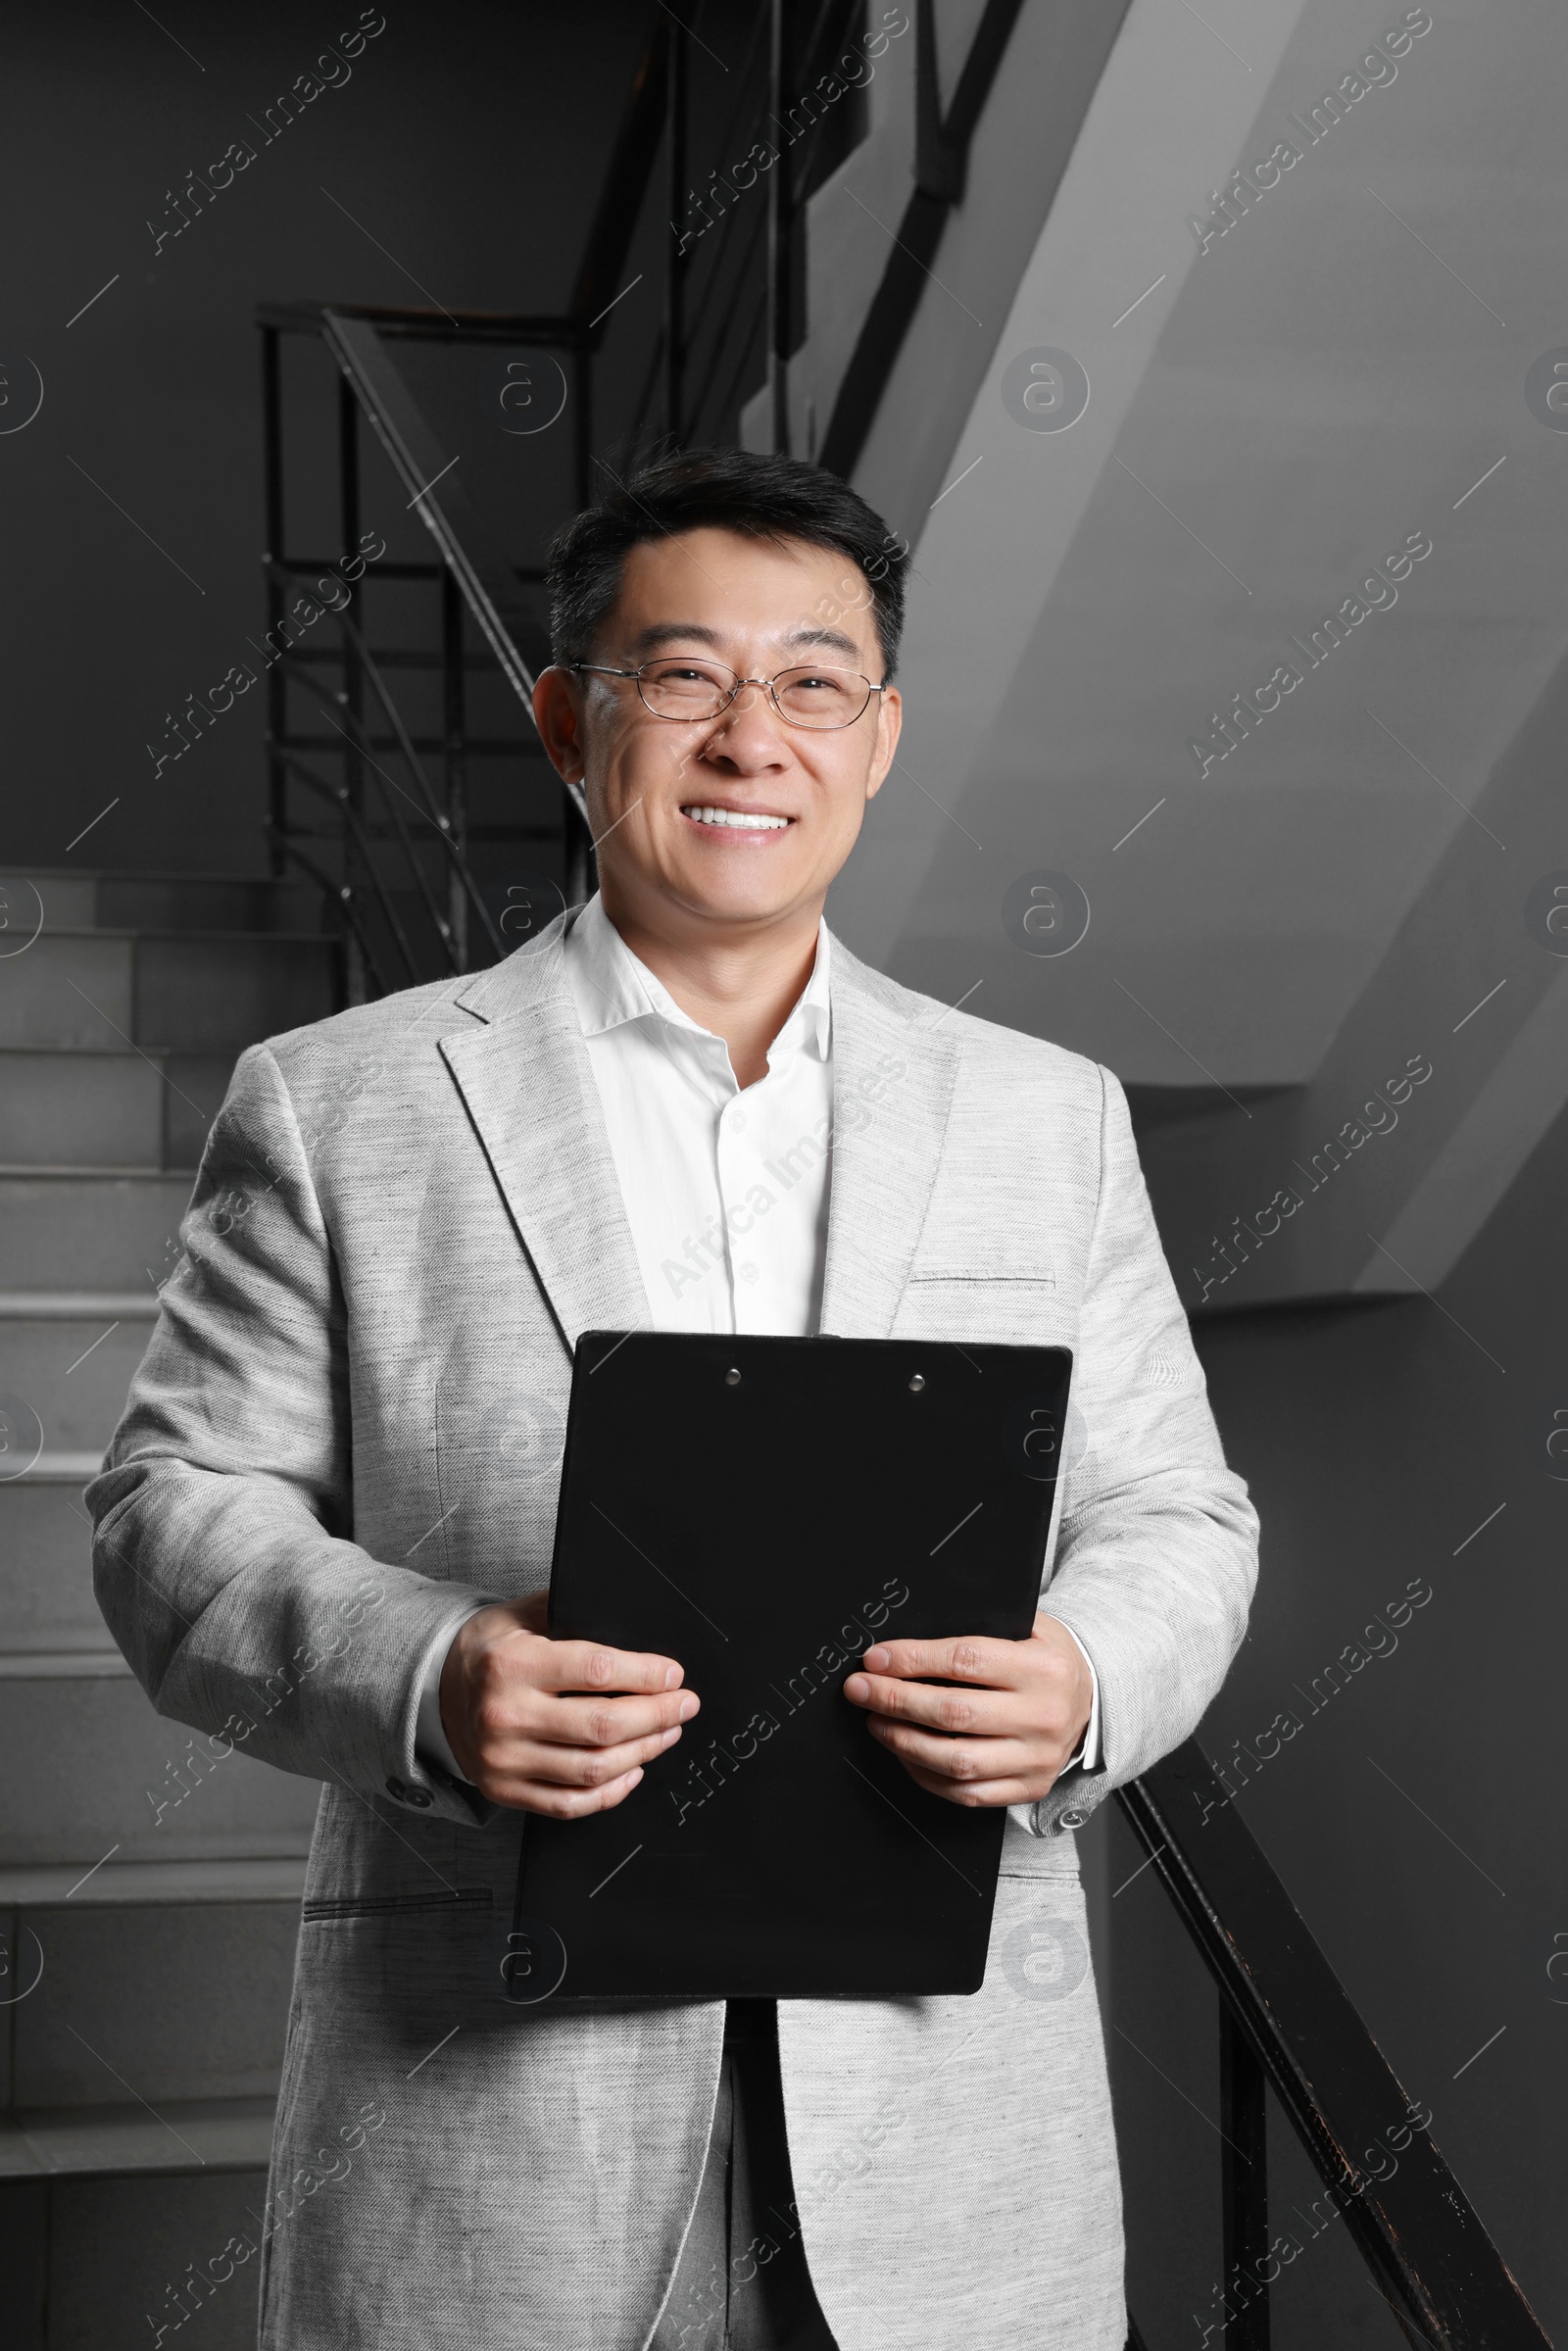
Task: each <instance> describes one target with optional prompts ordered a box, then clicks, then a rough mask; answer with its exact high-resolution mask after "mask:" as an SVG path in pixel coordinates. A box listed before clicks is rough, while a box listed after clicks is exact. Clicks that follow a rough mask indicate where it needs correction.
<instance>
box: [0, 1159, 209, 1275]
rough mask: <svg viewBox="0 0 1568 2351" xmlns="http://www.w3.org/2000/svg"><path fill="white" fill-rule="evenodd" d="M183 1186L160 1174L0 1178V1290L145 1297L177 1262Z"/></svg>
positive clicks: (180, 1179)
mask: <svg viewBox="0 0 1568 2351" xmlns="http://www.w3.org/2000/svg"><path fill="white" fill-rule="evenodd" d="M190 1186H191V1179H190V1176H189V1175H188V1174H186V1173H181V1174H177V1175H168V1174H165V1173H163V1172H162V1170H160V1169H134V1170H117V1171H114V1172H105V1171H102V1170H98V1171H87V1170H76V1169H73V1168H70V1167H64V1168H62V1167H55V1168H51V1169H49V1170H48V1171H47V1172H46V1171H44V1170H41V1169H35V1170H32V1171H29V1172H28V1173H26V1174H17V1173H14V1172H13V1173H10V1174H6V1173H0V1288H4V1289H7V1290H23V1289H37V1290H42V1289H45V1288H47V1287H48V1286H50V1285H52V1284H53V1285H58V1286H59V1287H60V1288H62V1289H70V1290H84V1289H93V1290H105V1291H122V1292H123V1291H130V1290H141V1289H145V1290H146V1292H147V1293H148V1295H149V1296H151V1295H152V1294H153V1292H154V1291H155V1290H156V1288H157V1286H158V1284H159V1283H160V1282H162V1281H164V1280H165V1279H166V1278H167V1277H168V1275H169V1274H170V1273H171V1272H172V1269H173V1266H174V1263H175V1260H176V1259H177V1257H178V1254H179V1242H178V1233H179V1221H180V1218H181V1217H182V1216H183V1215H184V1213H185V1209H186V1207H187V1205H188V1204H189V1201H190Z"/></svg>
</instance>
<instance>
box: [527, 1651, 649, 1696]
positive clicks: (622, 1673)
mask: <svg viewBox="0 0 1568 2351" xmlns="http://www.w3.org/2000/svg"><path fill="white" fill-rule="evenodd" d="M546 1652H548V1653H546ZM528 1662H529V1679H530V1681H531V1682H532V1683H533V1684H534V1687H535V1688H536V1689H539V1690H631V1691H636V1690H650V1691H654V1690H678V1689H679V1687H680V1684H681V1682H682V1680H683V1679H684V1675H685V1668H684V1667H683V1666H681V1665H680V1664H678V1663H677V1662H676V1660H675V1659H674V1658H673V1657H661V1656H658V1655H656V1654H654V1653H653V1652H652V1651H649V1650H646V1649H612V1648H607V1647H605V1646H604V1645H603V1644H602V1643H601V1642H598V1641H549V1642H547V1643H545V1644H544V1650H543V1651H541V1653H540V1655H539V1656H537V1657H534V1658H530V1659H529V1661H528Z"/></svg>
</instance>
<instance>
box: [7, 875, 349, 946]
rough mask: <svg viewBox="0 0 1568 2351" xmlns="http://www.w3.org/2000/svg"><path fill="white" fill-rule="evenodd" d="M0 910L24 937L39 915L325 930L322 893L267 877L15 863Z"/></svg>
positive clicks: (95, 922) (78, 923) (119, 922)
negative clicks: (102, 870)
mask: <svg viewBox="0 0 1568 2351" xmlns="http://www.w3.org/2000/svg"><path fill="white" fill-rule="evenodd" d="M0 911H4V912H5V913H6V914H7V915H8V917H9V921H8V927H9V928H10V929H11V930H12V931H13V932H20V933H21V935H22V936H23V937H25V936H26V934H27V931H28V930H29V929H30V928H31V927H32V926H33V925H34V924H36V923H38V922H39V920H40V918H41V920H42V923H43V925H44V926H45V927H46V928H47V929H49V930H52V931H53V930H62V929H64V930H85V929H94V928H99V927H102V928H104V929H106V930H132V931H135V930H144V931H173V930H200V931H270V932H277V931H297V932H304V933H307V934H316V933H318V932H319V930H320V922H321V893H320V892H319V890H317V889H314V888H313V887H312V886H311V885H310V884H309V883H302V882H279V881H272V880H270V879H269V878H268V877H267V876H266V875H265V874H232V873H81V872H75V871H73V872H69V873H68V872H62V871H60V870H58V869H54V868H50V867H44V866H29V867H26V868H25V869H24V870H21V871H19V870H18V869H17V868H15V867H12V868H10V869H8V872H7V874H6V876H5V878H4V879H3V880H0Z"/></svg>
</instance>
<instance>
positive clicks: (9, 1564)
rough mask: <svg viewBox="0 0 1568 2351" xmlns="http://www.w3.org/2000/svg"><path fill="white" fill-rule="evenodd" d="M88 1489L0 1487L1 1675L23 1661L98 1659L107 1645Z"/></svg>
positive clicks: (76, 1484)
mask: <svg viewBox="0 0 1568 2351" xmlns="http://www.w3.org/2000/svg"><path fill="white" fill-rule="evenodd" d="M89 1474H93V1473H89ZM85 1484H86V1479H85V1478H83V1479H80V1480H77V1479H74V1478H73V1480H72V1482H71V1484H69V1485H68V1484H66V1483H65V1481H64V1480H45V1479H42V1478H37V1477H29V1478H16V1479H12V1480H10V1481H8V1482H5V1483H0V1559H3V1560H4V1561H5V1563H6V1564H5V1570H4V1573H3V1575H0V1674H4V1673H9V1674H11V1675H15V1674H16V1673H17V1672H19V1671H20V1670H21V1669H20V1666H19V1664H18V1663H17V1660H19V1659H21V1658H25V1657H32V1656H63V1655H71V1654H78V1655H90V1654H97V1653H100V1652H102V1651H103V1650H104V1648H105V1646H106V1644H107V1642H108V1639H109V1636H108V1634H107V1632H106V1631H105V1629H104V1620H103V1618H102V1617H101V1616H100V1614H99V1613H98V1603H97V1601H96V1599H94V1597H93V1590H92V1523H91V1521H90V1520H89V1518H88V1516H87V1512H86V1509H85V1508H84V1506H83V1504H82V1499H81V1487H82V1486H83V1485H85ZM117 1653H118V1652H117Z"/></svg>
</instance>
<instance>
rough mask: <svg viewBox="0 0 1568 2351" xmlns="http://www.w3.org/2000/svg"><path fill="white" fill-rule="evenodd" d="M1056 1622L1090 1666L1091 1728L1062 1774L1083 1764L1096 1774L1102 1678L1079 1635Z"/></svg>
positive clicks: (1062, 1768) (1098, 1752) (1065, 1764)
mask: <svg viewBox="0 0 1568 2351" xmlns="http://www.w3.org/2000/svg"><path fill="white" fill-rule="evenodd" d="M1056 1622H1057V1624H1058V1625H1061V1629H1062V1631H1063V1632H1064V1633H1067V1634H1070V1635H1071V1637H1072V1641H1073V1644H1074V1646H1075V1647H1076V1649H1077V1651H1078V1654H1079V1656H1080V1657H1081V1658H1082V1659H1083V1661H1084V1663H1085V1665H1087V1666H1088V1668H1089V1686H1090V1698H1089V1727H1088V1729H1087V1730H1086V1731H1085V1733H1084V1736H1083V1742H1082V1744H1081V1745H1080V1747H1079V1749H1078V1752H1077V1754H1076V1755H1069V1756H1068V1758H1067V1760H1066V1762H1065V1763H1064V1764H1063V1765H1062V1767H1061V1770H1062V1772H1070V1771H1072V1770H1073V1769H1074V1768H1075V1766H1077V1765H1078V1764H1082V1765H1083V1768H1084V1770H1085V1771H1086V1772H1095V1771H1098V1770H1099V1769H1100V1676H1099V1675H1098V1674H1097V1673H1096V1671H1095V1661H1094V1659H1093V1657H1091V1656H1090V1654H1089V1651H1088V1650H1087V1649H1086V1648H1085V1647H1084V1644H1083V1642H1082V1641H1080V1640H1079V1639H1078V1636H1077V1634H1076V1633H1074V1632H1073V1629H1072V1627H1071V1625H1068V1624H1062V1620H1061V1618H1060V1617H1059V1616H1058V1617H1057V1619H1056ZM1056 1777H1057V1779H1058V1780H1059V1779H1060V1777H1061V1772H1058V1773H1057V1774H1056Z"/></svg>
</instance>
